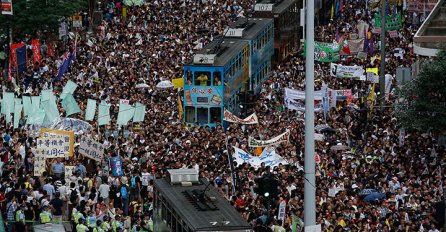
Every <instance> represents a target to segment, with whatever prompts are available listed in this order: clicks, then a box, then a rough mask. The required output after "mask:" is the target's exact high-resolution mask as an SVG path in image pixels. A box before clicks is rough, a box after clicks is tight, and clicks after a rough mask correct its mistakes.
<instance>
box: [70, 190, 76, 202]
mask: <svg viewBox="0 0 446 232" xmlns="http://www.w3.org/2000/svg"><path fill="white" fill-rule="evenodd" d="M76 200H77V191H76V189H73V190H72V191H71V193H70V202H71V203H72V204H75V203H76Z"/></svg>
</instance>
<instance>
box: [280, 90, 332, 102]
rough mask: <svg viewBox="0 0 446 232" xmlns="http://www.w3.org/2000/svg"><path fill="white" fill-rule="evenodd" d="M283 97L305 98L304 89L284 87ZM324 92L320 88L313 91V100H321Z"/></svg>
mask: <svg viewBox="0 0 446 232" xmlns="http://www.w3.org/2000/svg"><path fill="white" fill-rule="evenodd" d="M285 98H292V99H299V100H305V91H300V90H295V89H289V88H285ZM323 98H324V92H323V91H322V90H318V91H314V100H316V101H322V99H323Z"/></svg>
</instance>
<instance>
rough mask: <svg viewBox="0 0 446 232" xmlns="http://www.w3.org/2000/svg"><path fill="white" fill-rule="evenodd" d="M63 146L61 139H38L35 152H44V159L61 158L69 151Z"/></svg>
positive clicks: (67, 147)
mask: <svg viewBox="0 0 446 232" xmlns="http://www.w3.org/2000/svg"><path fill="white" fill-rule="evenodd" d="M64 144H65V142H64V140H63V138H48V137H47V138H38V139H37V150H41V151H42V152H44V154H45V158H63V157H65V153H68V152H69V151H70V147H69V146H64Z"/></svg>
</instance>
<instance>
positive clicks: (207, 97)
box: [184, 86, 223, 106]
mask: <svg viewBox="0 0 446 232" xmlns="http://www.w3.org/2000/svg"><path fill="white" fill-rule="evenodd" d="M184 95H185V103H186V105H187V106H192V105H194V106H196V105H209V106H221V105H223V88H222V87H213V86H191V87H190V88H187V89H185V90H184Z"/></svg>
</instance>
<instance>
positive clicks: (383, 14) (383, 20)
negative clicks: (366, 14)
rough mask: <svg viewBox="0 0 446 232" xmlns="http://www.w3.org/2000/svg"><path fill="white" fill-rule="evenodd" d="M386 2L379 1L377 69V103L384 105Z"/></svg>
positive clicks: (384, 0) (385, 0) (383, 0)
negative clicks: (379, 29)
mask: <svg viewBox="0 0 446 232" xmlns="http://www.w3.org/2000/svg"><path fill="white" fill-rule="evenodd" d="M386 4H387V0H382V1H381V65H380V70H379V103H380V104H381V105H384V100H385V95H386V77H385V75H386Z"/></svg>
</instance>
